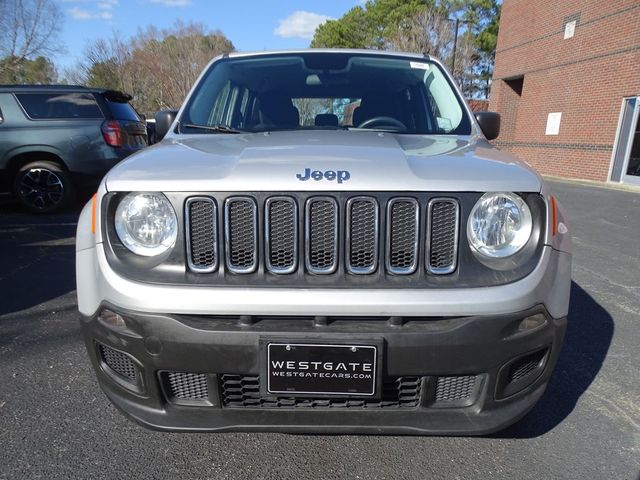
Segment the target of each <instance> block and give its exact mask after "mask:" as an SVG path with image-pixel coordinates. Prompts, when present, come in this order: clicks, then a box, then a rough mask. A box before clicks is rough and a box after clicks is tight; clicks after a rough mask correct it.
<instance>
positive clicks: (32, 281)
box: [0, 182, 640, 480]
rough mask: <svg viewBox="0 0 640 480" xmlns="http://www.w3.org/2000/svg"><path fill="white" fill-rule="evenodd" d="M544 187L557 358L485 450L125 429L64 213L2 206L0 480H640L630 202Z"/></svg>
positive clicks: (440, 442)
mask: <svg viewBox="0 0 640 480" xmlns="http://www.w3.org/2000/svg"><path fill="white" fill-rule="evenodd" d="M552 186H553V187H554V190H555V192H556V194H557V196H558V198H559V200H560V201H561V202H562V204H563V205H564V206H565V209H566V211H567V214H568V216H569V218H570V221H571V228H572V233H573V236H574V242H575V252H574V270H573V279H574V283H573V288H572V298H571V312H570V318H569V328H568V332H567V336H566V339H565V345H564V348H563V351H562V354H561V358H560V361H559V365H558V368H557V370H556V372H555V373H554V376H553V378H552V380H551V383H550V385H549V388H548V390H547V392H546V394H545V396H544V397H543V399H542V400H541V402H540V403H539V404H538V405H537V406H536V407H535V409H534V410H533V411H532V412H531V413H530V414H529V415H528V416H527V417H525V418H524V419H523V420H522V421H521V422H519V423H518V424H516V425H515V426H513V427H511V428H509V429H508V430H506V431H503V432H501V433H499V434H496V435H493V436H490V437H485V438H447V437H391V436H378V437H375V436H327V435H325V436H311V435H285V434H248V433H227V434H164V433H158V432H153V431H149V430H146V429H144V428H142V427H139V426H137V425H136V424H134V423H132V422H130V421H129V420H126V419H125V418H124V417H123V416H122V415H121V414H120V413H119V412H117V411H116V410H115V408H114V407H112V406H111V405H110V404H109V403H108V402H107V400H106V398H105V396H104V395H103V394H102V392H101V391H100V389H99V387H98V385H97V382H96V380H95V378H94V374H93V372H92V370H91V368H90V365H89V362H88V359H87V356H86V353H85V347H84V345H83V343H82V342H81V339H80V333H79V325H78V315H77V312H76V298H75V291H74V290H75V279H74V238H73V237H74V232H75V222H76V219H77V212H70V213H65V214H60V215H55V216H44V217H34V216H29V215H25V214H21V213H19V212H17V211H15V210H14V209H13V208H12V207H11V206H10V205H5V206H1V205H0V478H3V479H4V478H11V479H13V478H46V479H53V478H215V479H226V478H261V479H262V478H264V479H267V478H269V479H270V478H274V479H282V478H361V479H370V478H388V479H398V478H421V479H425V478H447V479H463V478H464V479H467V478H509V479H512V478H523V479H525V478H536V479H539V478H544V479H551V478H554V479H556V478H558V479H564V478H567V479H569V478H571V479H573V478H576V479H577V478H581V479H583V478H593V479H631V480H638V479H640V368H639V367H640V362H639V359H640V356H639V354H638V345H640V248H639V239H638V237H639V236H640V193H635V192H625V191H618V190H612V189H608V188H601V187H592V186H584V185H578V184H571V183H559V182H553V183H552Z"/></svg>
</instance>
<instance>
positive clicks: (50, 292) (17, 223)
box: [0, 209, 78, 315]
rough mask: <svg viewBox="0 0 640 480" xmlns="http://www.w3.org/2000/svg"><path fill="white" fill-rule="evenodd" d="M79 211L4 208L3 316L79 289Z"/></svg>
mask: <svg viewBox="0 0 640 480" xmlns="http://www.w3.org/2000/svg"><path fill="white" fill-rule="evenodd" d="M77 218H78V214H77V213H76V212H75V211H71V212H68V213H62V214H57V215H50V216H37V215H29V214H24V213H22V212H19V211H12V210H10V209H2V211H0V315H4V314H8V313H13V312H18V311H21V310H25V309H27V308H31V307H34V306H37V305H40V304H42V303H44V302H47V301H49V300H51V299H54V298H57V297H59V296H61V295H64V294H65V293H68V292H71V291H73V290H75V288H76V285H75V223H76V222H77Z"/></svg>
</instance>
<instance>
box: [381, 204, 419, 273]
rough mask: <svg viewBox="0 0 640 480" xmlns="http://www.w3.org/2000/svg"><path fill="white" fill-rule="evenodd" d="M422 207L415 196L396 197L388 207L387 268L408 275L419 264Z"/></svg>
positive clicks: (392, 271)
mask: <svg viewBox="0 0 640 480" xmlns="http://www.w3.org/2000/svg"><path fill="white" fill-rule="evenodd" d="M419 212H420V209H419V207H418V202H417V200H415V199H414V198H394V199H392V200H391V201H390V202H389V205H388V207H387V270H388V271H389V272H391V273H394V274H396V275H408V274H411V273H413V272H415V271H416V268H417V266H418V228H419V215H420V213H419Z"/></svg>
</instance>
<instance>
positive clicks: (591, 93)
mask: <svg viewBox="0 0 640 480" xmlns="http://www.w3.org/2000/svg"><path fill="white" fill-rule="evenodd" d="M567 20H576V29H575V34H574V36H573V38H570V39H566V40H565V39H563V35H564V25H565V22H566V21H567ZM493 77H494V78H493V86H492V91H491V103H490V109H491V110H494V111H498V112H500V113H501V114H502V129H501V134H500V137H498V139H497V141H496V143H497V145H498V146H500V147H501V148H502V149H505V150H510V151H512V152H514V153H516V154H517V155H519V156H520V157H521V158H522V159H524V160H525V161H527V162H529V163H530V164H532V165H533V166H535V167H536V168H537V169H538V170H539V171H540V172H542V173H547V174H551V175H557V176H563V177H572V178H583V179H590V180H599V181H605V180H607V174H608V171H609V165H610V163H611V154H612V150H613V143H614V139H615V135H616V129H617V125H618V118H619V114H620V107H621V104H622V99H623V98H624V97H628V96H634V95H640V1H638V0H613V1H611V0H609V1H606V0H562V1H558V0H504V3H503V7H502V17H501V22H500V32H499V35H498V45H497V48H496V64H495V69H494V76H493ZM514 78H522V82H523V83H522V93H521V95H518V94H517V93H516V92H515V91H514V89H513V88H511V86H509V84H510V83H511V84H513V83H514V81H513V79H514ZM550 112H562V120H561V124H560V131H559V134H558V135H545V128H546V124H547V115H548V114H549V113H550Z"/></svg>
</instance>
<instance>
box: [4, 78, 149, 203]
mask: <svg viewBox="0 0 640 480" xmlns="http://www.w3.org/2000/svg"><path fill="white" fill-rule="evenodd" d="M130 100H131V96H130V95H127V94H125V93H122V92H117V91H114V90H105V89H91V88H86V87H79V86H59V85H55V86H54V85H50V86H42V85H0V192H9V193H11V194H13V195H14V196H15V197H16V198H17V199H18V200H19V201H20V203H21V204H22V205H23V206H24V207H25V208H27V209H28V210H30V211H32V212H39V213H45V212H52V211H54V210H58V209H60V208H62V207H64V206H65V205H68V204H69V203H70V202H71V200H72V199H73V198H74V196H75V193H76V192H77V191H79V190H80V191H82V190H89V189H92V188H95V187H96V186H97V184H98V182H99V180H100V179H101V178H102V176H103V175H104V174H105V173H106V172H107V171H108V170H109V169H110V168H111V167H113V166H114V165H115V164H116V163H118V162H119V161H120V160H122V159H123V158H125V157H126V156H127V155H130V154H131V153H133V152H136V151H138V150H140V149H142V148H144V147H146V146H147V134H146V129H145V124H144V121H143V120H142V119H141V118H140V116H139V115H138V114H137V113H136V111H135V110H134V109H133V107H132V106H131V105H130V104H129V101H130Z"/></svg>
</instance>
